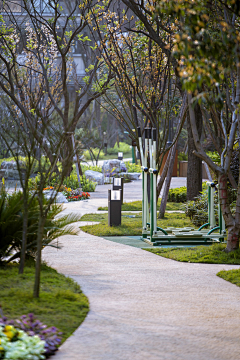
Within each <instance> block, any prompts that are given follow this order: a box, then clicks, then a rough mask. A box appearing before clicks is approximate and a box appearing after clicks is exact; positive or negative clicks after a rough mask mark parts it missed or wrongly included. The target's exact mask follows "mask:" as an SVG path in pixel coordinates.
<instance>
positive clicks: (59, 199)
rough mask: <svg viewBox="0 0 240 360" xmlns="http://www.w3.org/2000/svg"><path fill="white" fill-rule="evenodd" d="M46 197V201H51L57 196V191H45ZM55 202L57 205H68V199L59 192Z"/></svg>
mask: <svg viewBox="0 0 240 360" xmlns="http://www.w3.org/2000/svg"><path fill="white" fill-rule="evenodd" d="M43 193H44V196H45V198H46V199H50V198H51V197H52V196H55V195H56V191H55V190H44V191H43ZM55 202H56V203H68V201H67V199H66V198H65V196H64V195H63V194H62V193H61V192H59V193H58V194H57V196H56V198H55Z"/></svg>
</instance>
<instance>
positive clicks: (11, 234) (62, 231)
mask: <svg viewBox="0 0 240 360" xmlns="http://www.w3.org/2000/svg"><path fill="white" fill-rule="evenodd" d="M47 205H48V202H47V200H46V199H45V200H44V204H43V206H44V207H47ZM62 210H63V207H62V205H60V204H53V205H52V206H51V208H50V210H49V212H48V215H47V219H46V222H45V225H44V233H43V239H42V247H45V246H47V245H48V244H49V243H50V242H51V246H55V247H57V243H54V242H53V241H54V240H56V239H57V238H58V237H60V236H62V235H67V234H71V235H76V234H77V231H76V230H74V227H72V226H70V224H71V223H73V222H75V221H78V220H79V216H76V215H72V214H70V215H65V216H63V217H57V215H59V214H60V213H61V212H62ZM39 217H40V210H39V205H38V200H37V198H34V199H33V200H32V202H31V203H30V205H29V215H28V227H27V255H30V256H34V257H35V255H36V250H37V245H36V238H37V231H38V220H39ZM22 229H23V196H22V193H21V192H20V191H19V192H15V193H13V194H12V195H7V193H6V192H5V190H4V188H2V190H1V192H0V262H4V261H5V258H6V257H7V256H10V257H11V255H13V254H14V257H15V258H19V257H20V251H21V244H22Z"/></svg>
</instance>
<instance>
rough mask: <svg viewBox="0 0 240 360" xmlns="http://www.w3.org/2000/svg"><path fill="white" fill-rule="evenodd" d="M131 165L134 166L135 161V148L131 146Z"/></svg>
mask: <svg viewBox="0 0 240 360" xmlns="http://www.w3.org/2000/svg"><path fill="white" fill-rule="evenodd" d="M132 163H133V164H136V159H135V146H132Z"/></svg>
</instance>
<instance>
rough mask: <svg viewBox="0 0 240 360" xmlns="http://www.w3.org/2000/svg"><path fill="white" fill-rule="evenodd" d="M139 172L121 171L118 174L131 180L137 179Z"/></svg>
mask: <svg viewBox="0 0 240 360" xmlns="http://www.w3.org/2000/svg"><path fill="white" fill-rule="evenodd" d="M140 175H141V173H122V174H120V176H123V177H124V178H127V179H129V180H131V181H134V180H139V177H140Z"/></svg>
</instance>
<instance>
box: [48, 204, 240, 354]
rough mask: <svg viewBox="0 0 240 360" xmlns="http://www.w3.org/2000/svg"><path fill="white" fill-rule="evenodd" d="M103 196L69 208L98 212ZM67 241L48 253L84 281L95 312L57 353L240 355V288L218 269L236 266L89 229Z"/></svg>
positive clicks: (57, 265) (62, 269) (57, 266)
mask: <svg viewBox="0 0 240 360" xmlns="http://www.w3.org/2000/svg"><path fill="white" fill-rule="evenodd" d="M96 200H97V199H92V200H89V201H88V202H86V203H84V202H82V203H81V202H80V203H69V204H67V208H68V209H67V210H66V211H70V210H71V209H72V210H73V211H79V212H81V213H86V212H89V208H90V209H91V210H92V211H96V209H97V206H99V204H97V202H98V201H96ZM103 205H105V204H103ZM60 243H61V244H62V246H63V249H62V250H56V249H54V248H50V247H49V248H45V249H44V251H43V258H44V260H46V261H47V262H48V264H49V265H51V266H53V267H54V268H55V269H57V270H58V271H59V272H61V273H63V274H65V275H68V276H70V277H72V278H73V279H74V280H75V281H77V282H78V283H79V284H80V285H81V288H82V290H83V292H84V293H85V294H86V295H87V296H88V298H89V301H90V312H89V314H88V316H87V318H86V319H85V321H84V322H83V324H82V325H81V326H80V327H79V328H78V329H77V330H76V331H75V333H74V334H73V335H72V336H71V337H70V338H68V339H67V340H66V342H65V343H64V344H63V345H62V346H61V347H60V350H59V351H58V353H57V354H56V355H55V356H54V359H55V360H70V359H71V360H165V359H169V360H213V359H216V360H238V359H240V288H238V287H237V286H235V285H233V284H231V283H228V282H226V281H224V280H222V279H220V278H219V277H217V276H216V273H217V272H218V271H220V270H222V269H231V268H234V266H228V265H207V264H192V263H180V262H176V261H172V260H169V259H165V258H162V257H159V256H156V255H154V254H151V253H149V252H147V251H143V250H141V249H139V248H134V247H130V246H126V245H122V244H118V243H115V242H111V241H108V240H105V239H103V238H99V237H96V236H92V235H88V234H86V233H84V232H82V231H81V232H80V234H79V235H78V236H65V237H62V238H61V239H60ZM235 268H239V266H235Z"/></svg>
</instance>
